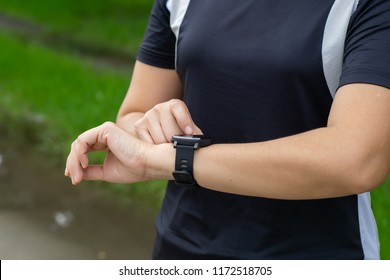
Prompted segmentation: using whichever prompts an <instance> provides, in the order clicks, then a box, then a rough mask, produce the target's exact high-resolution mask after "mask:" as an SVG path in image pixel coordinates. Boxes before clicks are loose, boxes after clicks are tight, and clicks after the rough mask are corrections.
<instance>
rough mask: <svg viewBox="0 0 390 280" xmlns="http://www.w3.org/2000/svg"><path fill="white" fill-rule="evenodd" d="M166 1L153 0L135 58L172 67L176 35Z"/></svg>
mask: <svg viewBox="0 0 390 280" xmlns="http://www.w3.org/2000/svg"><path fill="white" fill-rule="evenodd" d="M166 2H167V1H166V0H155V2H154V5H153V9H152V12H151V14H150V17H149V22H148V26H147V29H146V32H145V35H144V38H143V41H142V43H141V46H140V49H139V52H138V55H137V59H138V60H139V61H141V62H143V63H146V64H149V65H152V66H156V67H160V68H168V69H174V68H175V46H176V37H175V34H174V33H173V32H172V29H171V26H170V13H169V11H168V9H167V7H166Z"/></svg>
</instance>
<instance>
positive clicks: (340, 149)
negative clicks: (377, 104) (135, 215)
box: [154, 128, 388, 199]
mask: <svg viewBox="0 0 390 280" xmlns="http://www.w3.org/2000/svg"><path fill="white" fill-rule="evenodd" d="M156 150H158V151H159V155H158V156H157V157H155V160H156V161H157V162H156V163H154V166H155V167H157V168H154V170H155V171H154V172H155V173H154V175H155V176H157V177H158V176H159V177H161V178H163V179H172V175H171V172H172V171H173V166H174V155H175V150H174V149H173V148H172V147H171V146H169V144H166V145H163V146H160V147H158V148H157V149H156ZM362 162H366V163H367V164H361V163H362ZM377 162H381V161H380V160H379V161H378V160H377V159H376V157H375V156H371V155H370V154H369V153H364V152H361V147H360V146H359V145H358V144H355V143H354V142H353V141H350V140H348V138H347V137H346V135H345V134H344V133H340V131H339V130H338V129H336V128H322V129H317V130H313V131H310V132H306V133H302V134H299V135H295V136H291V137H286V138H281V139H277V140H273V141H268V142H262V143H249V144H218V145H211V146H209V147H206V148H202V149H200V150H198V151H196V152H195V159H194V177H195V179H196V180H197V182H198V184H199V185H201V186H203V187H205V188H209V189H212V190H216V191H221V192H227V193H234V194H241V195H249V196H259V197H267V198H274V199H318V198H329V197H338V196H345V195H351V194H354V193H359V192H364V191H367V190H369V188H373V187H376V186H377V185H376V184H378V182H377V181H378V179H377V178H378V176H371V175H372V174H371V173H372V171H371V170H373V169H375V170H378V165H380V164H379V163H377ZM379 168H382V169H384V168H383V167H379ZM156 170H158V171H156ZM380 172H381V173H383V174H385V172H388V171H387V170H382V171H380ZM381 176H382V177H383V175H381ZM382 177H380V178H382ZM370 184H372V185H370Z"/></svg>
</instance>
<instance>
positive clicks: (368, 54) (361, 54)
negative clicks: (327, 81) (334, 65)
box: [340, 0, 390, 88]
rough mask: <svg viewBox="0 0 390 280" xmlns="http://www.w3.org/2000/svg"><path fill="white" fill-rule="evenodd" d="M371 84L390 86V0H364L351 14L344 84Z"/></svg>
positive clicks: (345, 53)
mask: <svg viewBox="0 0 390 280" xmlns="http://www.w3.org/2000/svg"><path fill="white" fill-rule="evenodd" d="M350 83H368V84H375V85H379V86H383V87H387V88H390V1H388V0H385V1H384V0H365V1H361V2H360V4H359V6H358V8H357V10H356V12H355V13H354V14H353V15H352V17H351V22H350V25H349V28H348V33H347V38H346V42H345V52H344V63H343V70H342V74H341V77H340V86H342V85H345V84H350Z"/></svg>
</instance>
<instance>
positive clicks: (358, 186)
mask: <svg viewBox="0 0 390 280" xmlns="http://www.w3.org/2000/svg"><path fill="white" fill-rule="evenodd" d="M350 166H351V168H350V170H349V171H348V172H345V174H344V180H345V182H346V184H345V185H346V186H347V190H346V191H347V192H348V194H361V193H365V192H370V191H372V190H374V189H376V188H377V187H379V186H380V185H381V184H382V183H383V182H384V181H385V180H386V178H387V176H388V175H389V168H388V166H389V163H388V162H384V161H383V160H378V159H376V160H374V159H370V160H368V161H367V160H364V161H363V160H361V161H356V162H355V163H354V164H351V165H350Z"/></svg>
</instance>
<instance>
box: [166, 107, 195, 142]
mask: <svg viewBox="0 0 390 280" xmlns="http://www.w3.org/2000/svg"><path fill="white" fill-rule="evenodd" d="M170 110H171V114H172V115H173V116H174V118H175V119H176V122H177V124H178V126H179V127H180V129H181V130H182V131H183V132H184V133H185V134H187V135H191V134H193V133H194V122H193V121H192V118H191V114H190V112H189V110H188V108H187V106H186V105H185V104H184V102H183V101H181V100H177V99H173V100H171V101H170Z"/></svg>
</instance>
